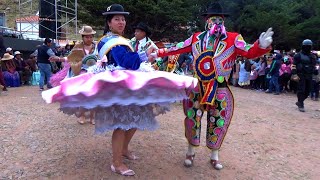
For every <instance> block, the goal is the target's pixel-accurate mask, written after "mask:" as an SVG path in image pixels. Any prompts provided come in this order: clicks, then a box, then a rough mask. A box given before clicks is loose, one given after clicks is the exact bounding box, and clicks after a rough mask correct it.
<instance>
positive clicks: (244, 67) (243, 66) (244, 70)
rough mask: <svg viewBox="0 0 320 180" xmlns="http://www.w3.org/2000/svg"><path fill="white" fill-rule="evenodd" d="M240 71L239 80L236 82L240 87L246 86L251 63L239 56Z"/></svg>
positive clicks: (248, 81)
mask: <svg viewBox="0 0 320 180" xmlns="http://www.w3.org/2000/svg"><path fill="white" fill-rule="evenodd" d="M239 64H240V71H239V82H238V84H239V85H240V86H241V87H244V88H246V87H248V86H249V85H250V80H249V77H250V71H251V64H250V61H249V60H248V59H247V58H244V57H240V61H239Z"/></svg>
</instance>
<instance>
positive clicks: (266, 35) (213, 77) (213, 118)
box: [151, 1, 273, 170]
mask: <svg viewBox="0 0 320 180" xmlns="http://www.w3.org/2000/svg"><path fill="white" fill-rule="evenodd" d="M202 16H203V17H204V18H205V20H206V25H205V31H203V32H196V33H194V34H193V35H191V37H190V38H189V39H187V40H186V41H185V42H184V45H183V47H182V48H179V49H177V48H176V47H174V48H170V49H159V50H157V51H156V52H155V53H152V54H151V55H152V56H154V57H164V56H168V55H173V54H181V53H185V52H192V54H193V57H194V64H195V66H194V68H195V76H196V77H197V78H198V80H199V91H190V92H188V96H189V97H190V98H189V99H188V100H185V101H184V111H185V114H186V118H185V136H186V138H187V140H188V142H189V145H188V150H187V153H186V159H185V161H184V165H185V166H186V167H190V166H192V165H193V161H194V158H195V151H194V146H199V145H200V134H201V133H200V129H201V118H202V116H203V113H204V110H206V111H207V112H208V114H207V122H208V123H207V134H206V144H207V147H208V148H209V149H210V150H211V156H210V162H211V165H212V167H213V168H214V169H217V170H219V169H222V168H223V166H222V164H221V163H220V162H219V158H218V152H219V149H220V147H221V145H222V142H223V139H224V137H225V135H226V133H227V131H228V127H229V125H230V122H231V119H232V114H233V111H234V110H233V108H234V103H233V95H232V93H231V91H230V89H229V87H228V85H227V82H226V81H227V79H228V77H229V76H230V73H231V70H232V67H233V64H234V62H235V60H236V57H237V56H238V55H241V56H243V57H246V58H248V59H253V58H256V57H259V56H261V55H263V54H266V53H267V52H269V51H270V50H271V46H270V45H271V43H272V35H273V31H272V29H271V28H269V29H268V30H267V31H266V32H263V33H262V34H261V35H260V37H259V39H258V40H257V41H256V42H255V43H254V44H247V43H246V42H245V41H244V39H243V37H242V36H241V35H240V34H238V33H236V32H228V31H226V28H225V26H224V20H225V17H227V16H228V14H227V13H225V12H224V11H223V9H222V6H221V5H220V3H219V2H216V1H215V2H212V3H210V4H209V5H208V6H207V9H206V12H205V13H203V14H202Z"/></svg>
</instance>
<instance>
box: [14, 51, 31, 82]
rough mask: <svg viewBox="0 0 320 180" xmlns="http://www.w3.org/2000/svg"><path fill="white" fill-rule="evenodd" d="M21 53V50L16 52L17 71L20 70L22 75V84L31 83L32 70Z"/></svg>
mask: <svg viewBox="0 0 320 180" xmlns="http://www.w3.org/2000/svg"><path fill="white" fill-rule="evenodd" d="M21 55H22V54H21V53H20V52H19V51H16V52H14V60H13V61H14V63H15V66H16V71H18V73H19V76H20V81H21V85H29V82H30V78H31V75H32V74H31V73H32V72H31V70H30V67H29V66H28V64H27V63H26V62H25V61H24V60H23V59H22V57H21Z"/></svg>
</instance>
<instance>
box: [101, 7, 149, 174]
mask: <svg viewBox="0 0 320 180" xmlns="http://www.w3.org/2000/svg"><path fill="white" fill-rule="evenodd" d="M103 15H105V16H106V35H105V36H104V37H103V38H101V39H100V41H99V43H98V53H99V57H100V59H102V61H104V63H105V64H106V65H107V66H110V65H112V66H121V67H123V68H125V69H131V70H137V69H139V67H140V64H141V63H144V62H148V61H149V60H150V61H153V58H152V57H151V58H150V59H149V58H148V55H149V54H150V53H151V52H152V51H153V49H152V48H154V47H151V48H149V47H143V48H140V50H138V51H136V52H134V51H135V49H134V48H133V47H132V45H131V44H130V41H129V40H128V39H126V38H124V37H123V35H124V30H125V27H126V19H125V17H126V16H127V15H129V12H126V11H124V8H123V7H122V6H121V5H120V4H113V5H111V6H109V7H108V8H107V11H106V12H104V13H103ZM139 28H144V30H145V31H147V32H145V34H146V35H149V31H148V30H147V29H146V27H142V26H141V24H140V27H139ZM137 31H138V30H137ZM141 33H143V32H141ZM138 38H139V41H141V40H143V38H145V37H142V36H141V37H140V36H138ZM140 38H141V39H140ZM137 40H138V39H137ZM144 41H146V42H147V43H148V39H147V38H145V39H144ZM144 41H141V43H142V42H143V43H144ZM142 45H143V44H141V47H142ZM125 107H126V108H127V109H128V110H129V112H130V111H132V113H134V111H135V110H134V108H135V107H134V106H133V107H132V108H130V106H125ZM125 114H126V113H124V115H125ZM110 116H115V114H113V115H111V114H110ZM113 118H115V119H119V120H117V121H114V122H113V123H111V124H107V123H102V122H104V120H103V119H99V120H98V119H96V121H99V123H97V124H99V125H100V127H99V128H100V129H113V135H112V152H113V161H112V165H111V170H112V171H113V172H116V173H119V174H121V175H125V176H133V175H134V174H135V172H134V171H133V170H131V169H129V168H128V167H127V166H126V165H125V164H124V163H123V157H125V158H127V159H130V160H135V159H137V157H136V156H135V155H133V154H132V153H130V152H129V150H128V146H129V143H130V141H131V139H132V137H133V135H134V134H135V132H136V130H137V128H139V129H148V128H141V127H142V126H147V127H149V128H151V127H154V125H155V124H154V123H155V122H154V121H148V124H141V123H142V122H144V120H142V119H141V120H138V121H136V122H135V123H133V122H134V121H135V120H134V117H128V118H129V119H127V118H124V116H123V117H121V118H120V117H119V118H117V117H116V116H115V117H113ZM111 119H112V117H111ZM130 122H131V124H133V126H128V124H130ZM106 125H107V126H106ZM115 127H117V128H115ZM96 129H97V126H96Z"/></svg>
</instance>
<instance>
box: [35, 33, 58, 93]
mask: <svg viewBox="0 0 320 180" xmlns="http://www.w3.org/2000/svg"><path fill="white" fill-rule="evenodd" d="M51 43H52V42H51V39H50V38H46V39H45V40H44V44H43V45H42V46H40V47H39V48H38V55H37V62H38V67H39V70H40V74H41V76H40V82H39V87H40V91H42V90H44V88H43V86H44V82H45V79H46V80H47V88H48V89H50V88H52V86H51V84H50V82H49V80H50V77H51V62H50V61H49V57H51V56H55V54H54V52H53V51H52V49H51V48H50V46H51Z"/></svg>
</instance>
